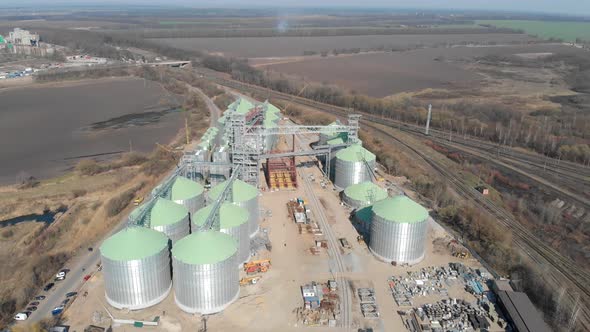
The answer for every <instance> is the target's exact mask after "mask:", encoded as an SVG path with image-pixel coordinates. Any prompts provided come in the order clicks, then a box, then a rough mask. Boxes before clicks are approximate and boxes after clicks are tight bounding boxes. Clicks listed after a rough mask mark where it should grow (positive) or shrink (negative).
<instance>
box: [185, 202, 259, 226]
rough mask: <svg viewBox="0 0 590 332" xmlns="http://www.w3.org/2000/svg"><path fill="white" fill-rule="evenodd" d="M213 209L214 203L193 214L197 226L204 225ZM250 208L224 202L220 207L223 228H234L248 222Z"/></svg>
mask: <svg viewBox="0 0 590 332" xmlns="http://www.w3.org/2000/svg"><path fill="white" fill-rule="evenodd" d="M212 210H213V205H209V206H206V207H204V208H202V209H200V210H199V211H197V212H196V213H195V214H194V215H193V223H194V224H195V225H197V226H203V225H204V224H205V221H206V220H207V217H208V216H209V214H211V211H212ZM248 218H249V214H248V210H246V209H244V208H243V207H239V206H237V205H235V204H232V203H223V204H221V208H219V224H220V227H221V229H227V228H233V227H236V226H240V225H242V224H244V223H247V222H248Z"/></svg>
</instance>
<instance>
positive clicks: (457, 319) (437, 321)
mask: <svg viewBox="0 0 590 332" xmlns="http://www.w3.org/2000/svg"><path fill="white" fill-rule="evenodd" d="M412 320H413V323H412V326H410V327H409V330H410V331H420V329H422V330H441V331H474V330H475V331H479V330H485V329H487V328H489V327H490V323H489V322H488V320H487V319H486V318H485V313H484V311H483V310H482V308H481V307H480V306H478V305H472V304H471V303H468V302H466V301H463V300H457V299H445V300H442V301H438V302H436V303H433V304H425V305H423V306H422V307H419V308H418V309H416V310H415V311H414V313H413V315H412ZM416 327H418V329H416Z"/></svg>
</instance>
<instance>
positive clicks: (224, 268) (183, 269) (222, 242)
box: [172, 231, 240, 314]
mask: <svg viewBox="0 0 590 332" xmlns="http://www.w3.org/2000/svg"><path fill="white" fill-rule="evenodd" d="M172 270H173V271H174V276H173V279H174V300H175V301H176V304H177V305H178V306H179V307H180V308H181V309H182V310H183V311H185V312H188V313H200V314H211V313H215V312H219V311H221V310H223V309H225V308H226V307H227V306H228V305H230V304H231V303H232V302H233V301H235V300H236V299H237V298H238V295H239V292H240V283H239V270H238V244H237V241H236V240H235V239H234V238H233V237H232V236H231V235H228V234H224V233H221V232H214V231H206V232H197V233H193V234H191V235H189V236H187V237H185V238H183V239H182V240H180V241H178V242H177V243H176V244H175V246H174V247H173V248H172Z"/></svg>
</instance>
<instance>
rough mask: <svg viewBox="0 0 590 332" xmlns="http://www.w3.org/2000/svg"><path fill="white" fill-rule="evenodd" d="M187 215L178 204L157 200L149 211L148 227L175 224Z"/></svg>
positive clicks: (161, 199) (186, 211) (184, 209)
mask: <svg viewBox="0 0 590 332" xmlns="http://www.w3.org/2000/svg"><path fill="white" fill-rule="evenodd" d="M187 215H188V210H187V209H186V208H185V207H184V206H183V205H180V204H176V203H174V202H173V201H169V200H167V199H164V198H158V199H157V200H156V204H154V206H153V207H152V210H151V211H150V227H155V226H165V225H171V224H174V223H177V222H178V221H180V220H182V218H184V217H186V216H187Z"/></svg>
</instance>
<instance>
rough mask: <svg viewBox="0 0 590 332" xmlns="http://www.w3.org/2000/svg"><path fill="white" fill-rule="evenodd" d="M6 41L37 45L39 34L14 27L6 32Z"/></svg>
mask: <svg viewBox="0 0 590 332" xmlns="http://www.w3.org/2000/svg"><path fill="white" fill-rule="evenodd" d="M7 40H8V42H9V43H11V44H13V45H16V46H38V44H39V35H38V34H36V33H31V32H29V31H28V30H23V29H20V28H14V30H13V31H10V32H9V33H8V38H7Z"/></svg>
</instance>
